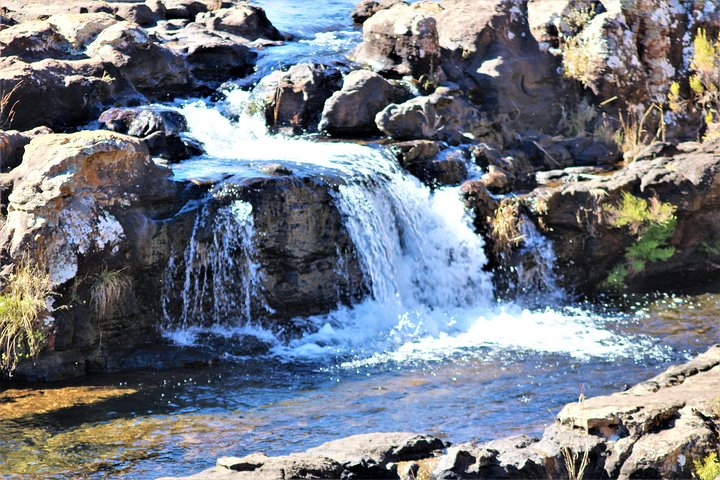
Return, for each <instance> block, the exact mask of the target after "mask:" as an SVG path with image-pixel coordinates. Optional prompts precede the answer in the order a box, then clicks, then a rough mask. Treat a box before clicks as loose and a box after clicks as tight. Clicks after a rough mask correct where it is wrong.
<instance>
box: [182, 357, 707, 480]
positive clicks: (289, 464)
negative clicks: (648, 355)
mask: <svg viewBox="0 0 720 480" xmlns="http://www.w3.org/2000/svg"><path fill="white" fill-rule="evenodd" d="M718 385H720V345H715V346H713V347H711V348H710V349H709V350H708V351H707V352H705V353H703V354H701V355H699V356H698V357H696V358H694V359H693V360H691V361H689V362H687V363H685V364H682V365H677V366H673V367H670V368H668V369H667V370H666V371H664V372H663V373H661V374H659V375H657V376H655V377H653V378H651V379H649V380H647V381H645V382H642V383H639V384H637V385H635V386H633V387H631V388H629V389H628V390H626V391H624V392H619V393H615V394H612V395H608V396H600V397H592V398H580V400H579V401H578V402H576V403H570V404H568V405H566V406H565V407H564V408H563V409H562V410H561V411H560V413H559V414H558V415H557V417H556V420H555V423H553V424H552V425H551V426H549V427H548V428H547V429H546V430H545V432H544V434H543V436H542V437H541V438H534V437H530V436H526V435H520V436H515V437H508V438H503V439H498V440H493V441H490V442H486V443H465V444H461V445H456V446H451V445H450V444H449V443H447V442H445V441H444V440H442V439H439V438H435V437H432V436H427V435H420V434H412V433H407V432H395V433H370V434H364V435H355V436H351V437H347V438H343V439H339V440H335V441H331V442H328V443H325V444H323V445H320V446H317V447H313V448H310V449H308V450H306V451H304V452H298V453H295V454H291V455H288V456H282V457H268V456H266V455H264V454H262V453H254V454H252V455H249V456H246V457H242V458H238V457H221V458H219V459H218V460H217V466H215V467H213V468H210V469H208V470H205V471H203V472H200V473H197V474H195V475H191V476H189V477H175V478H185V479H214V478H218V479H222V478H233V479H238V480H241V479H253V480H261V479H268V480H269V479H278V478H343V479H353V478H357V479H359V478H401V479H403V480H405V479H412V478H427V479H430V478H432V479H461V478H463V479H464V478H468V479H470V478H517V479H524V478H565V477H569V478H574V475H580V474H581V473H584V475H585V477H586V478H621V479H627V478H690V477H691V476H692V475H693V474H694V472H695V467H694V466H693V461H700V460H702V459H703V458H705V456H706V455H708V454H709V453H711V452H713V451H717V449H718V447H719V446H720V428H719V427H720V418H719V417H718V415H719V414H720V391H719V390H718ZM581 397H582V394H581ZM568 468H571V469H573V468H574V469H575V472H573V473H569V471H568ZM168 478H170V477H168Z"/></svg>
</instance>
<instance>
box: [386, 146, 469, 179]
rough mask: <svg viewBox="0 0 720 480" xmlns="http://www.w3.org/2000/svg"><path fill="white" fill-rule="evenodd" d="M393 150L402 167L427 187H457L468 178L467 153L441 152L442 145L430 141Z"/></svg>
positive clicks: (455, 150)
mask: <svg viewBox="0 0 720 480" xmlns="http://www.w3.org/2000/svg"><path fill="white" fill-rule="evenodd" d="M391 148H392V149H393V150H395V151H396V156H397V158H398V161H399V162H400V165H402V166H403V168H405V170H407V171H408V172H410V173H412V174H413V175H415V176H416V177H418V178H419V179H420V180H421V181H422V182H423V183H425V184H427V185H430V186H438V185H457V184H459V183H461V182H462V181H463V180H465V179H466V178H467V175H468V171H467V166H466V164H467V162H468V160H469V158H467V157H469V155H467V156H466V153H467V152H464V151H461V150H457V149H448V150H444V151H441V148H442V144H440V143H439V142H431V141H428V140H415V141H410V142H404V143H399V144H395V145H393V146H392V147H391Z"/></svg>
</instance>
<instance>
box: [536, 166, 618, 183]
mask: <svg viewBox="0 0 720 480" xmlns="http://www.w3.org/2000/svg"><path fill="white" fill-rule="evenodd" d="M607 172H608V170H607V169H604V168H601V167H568V168H564V169H561V170H547V171H544V172H537V173H536V174H535V182H536V183H537V184H538V185H552V184H553V183H556V182H565V183H569V182H581V181H583V180H594V179H596V178H598V174H603V173H607Z"/></svg>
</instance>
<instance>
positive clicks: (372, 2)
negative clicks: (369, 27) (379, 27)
mask: <svg viewBox="0 0 720 480" xmlns="http://www.w3.org/2000/svg"><path fill="white" fill-rule="evenodd" d="M398 3H406V2H404V1H403V0H379V1H378V0H362V1H361V2H360V3H358V4H357V5H355V8H353V11H352V13H351V16H352V19H353V22H355V23H357V24H359V25H362V24H363V23H365V20H367V19H368V18H370V17H372V16H373V15H375V14H376V13H377V12H379V11H380V10H387V9H388V8H390V7H393V6H395V5H397V4H398Z"/></svg>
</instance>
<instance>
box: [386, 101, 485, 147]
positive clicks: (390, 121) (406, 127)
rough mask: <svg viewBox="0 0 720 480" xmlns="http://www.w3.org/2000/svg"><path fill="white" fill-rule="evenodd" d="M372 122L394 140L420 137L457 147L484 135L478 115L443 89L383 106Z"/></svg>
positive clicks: (473, 109) (467, 104)
mask: <svg viewBox="0 0 720 480" xmlns="http://www.w3.org/2000/svg"><path fill="white" fill-rule="evenodd" d="M375 123H376V124H377V127H378V128H379V129H380V130H381V131H382V132H383V133H384V134H386V135H388V136H389V137H391V138H393V139H395V140H413V139H421V138H424V139H428V140H441V141H446V142H449V143H451V144H459V143H464V142H467V141H468V140H471V139H473V138H476V137H479V136H481V135H483V134H484V133H486V124H485V122H483V120H482V118H481V116H480V113H479V112H478V111H477V110H476V109H475V108H474V107H473V106H472V105H470V103H469V102H468V101H467V100H465V99H464V98H463V97H460V96H458V95H455V94H453V93H452V92H449V91H447V89H444V88H441V89H438V90H437V91H436V92H435V93H433V94H432V95H429V96H426V97H417V98H413V99H412V100H408V101H407V102H405V103H401V104H399V105H398V104H391V105H389V106H387V107H386V108H385V109H384V110H382V111H381V112H380V113H378V114H377V116H376V117H375Z"/></svg>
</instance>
